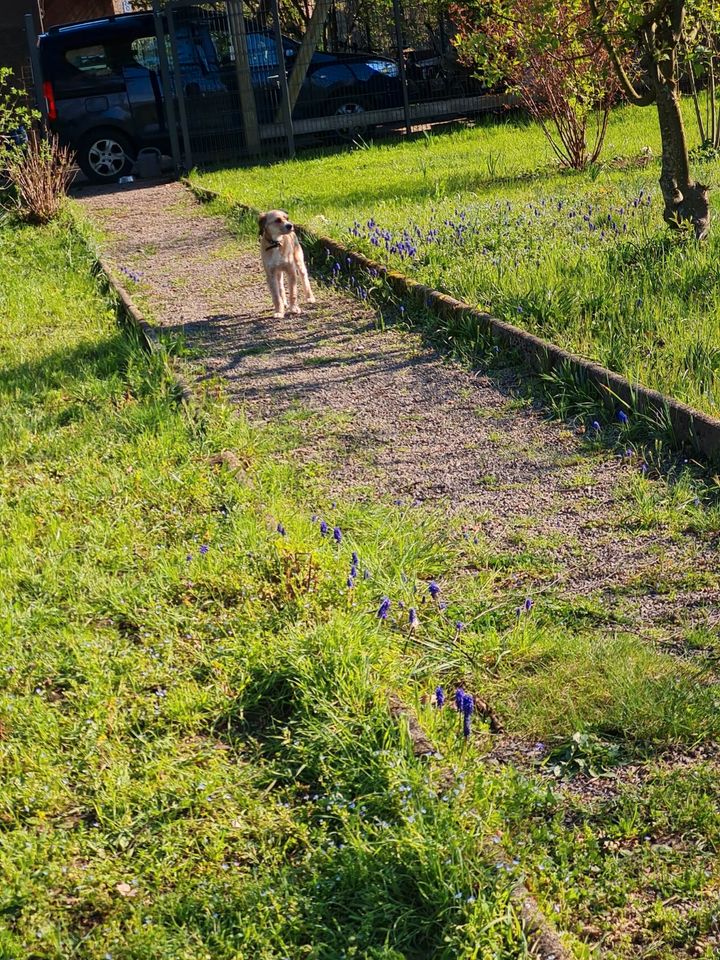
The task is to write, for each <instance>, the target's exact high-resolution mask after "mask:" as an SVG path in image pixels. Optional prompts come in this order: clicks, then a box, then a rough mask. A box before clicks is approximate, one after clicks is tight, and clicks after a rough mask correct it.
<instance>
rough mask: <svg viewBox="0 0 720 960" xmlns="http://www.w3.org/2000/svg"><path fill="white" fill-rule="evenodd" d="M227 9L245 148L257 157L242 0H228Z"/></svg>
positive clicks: (256, 131) (258, 143) (255, 121)
mask: <svg viewBox="0 0 720 960" xmlns="http://www.w3.org/2000/svg"><path fill="white" fill-rule="evenodd" d="M227 9H228V20H229V22H230V35H231V37H232V44H233V49H234V51H235V71H236V73H237V82H238V92H239V94H240V108H241V110H242V120H243V130H244V132H245V149H246V150H247V152H248V153H249V154H250V156H255V157H256V156H257V155H258V154H259V153H260V131H259V129H258V120H257V109H256V106H255V91H254V90H253V85H252V76H251V74H250V58H249V57H248V49H247V35H246V32H245V13H244V11H243V5H242V0H228V4H227Z"/></svg>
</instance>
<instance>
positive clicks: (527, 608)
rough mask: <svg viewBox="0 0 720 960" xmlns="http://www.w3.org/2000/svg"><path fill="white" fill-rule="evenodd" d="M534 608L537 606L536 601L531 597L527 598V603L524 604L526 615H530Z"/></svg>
mask: <svg viewBox="0 0 720 960" xmlns="http://www.w3.org/2000/svg"><path fill="white" fill-rule="evenodd" d="M534 606H535V601H534V600H532V598H531V597H526V598H525V603H524V604H523V607H524V609H525V613H530V611H531V610H532V608H533V607H534Z"/></svg>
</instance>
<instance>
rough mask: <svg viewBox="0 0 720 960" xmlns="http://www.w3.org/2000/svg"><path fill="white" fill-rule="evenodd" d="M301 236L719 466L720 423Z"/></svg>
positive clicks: (328, 243)
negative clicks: (562, 373)
mask: <svg viewBox="0 0 720 960" xmlns="http://www.w3.org/2000/svg"><path fill="white" fill-rule="evenodd" d="M183 183H184V184H185V185H186V186H187V187H188V188H189V189H190V190H191V191H192V192H193V193H194V194H195V196H196V197H197V198H198V199H199V200H204V201H208V202H209V201H211V200H220V201H223V202H225V203H229V204H230V205H231V206H234V207H238V208H239V209H241V210H245V211H246V212H247V213H250V214H253V215H255V216H257V215H258V214H259V211H258V210H256V209H255V208H254V207H251V206H249V205H248V204H245V203H241V202H239V201H236V200H231V199H230V198H228V197H224V196H222V194H219V193H216V192H215V191H213V190H208V189H207V188H206V187H199V186H197V185H196V184H193V183H191V182H190V181H189V180H187V179H184V180H183ZM299 230H300V232H301V233H302V234H303V235H304V236H305V237H307V239H308V241H309V242H311V243H313V244H317V245H320V246H323V247H325V248H326V249H327V250H328V251H329V252H330V253H332V254H333V255H334V256H336V257H338V258H343V259H345V260H346V261H347V259H348V258H349V259H350V262H351V263H353V264H354V265H356V266H358V267H360V268H361V269H363V270H367V271H371V270H372V271H375V272H376V273H377V275H378V276H382V277H383V278H384V279H385V280H386V281H387V283H388V284H389V285H390V287H391V288H392V289H393V290H394V291H395V293H397V294H398V295H399V296H402V297H406V298H409V299H412V300H414V301H415V302H416V303H419V304H421V305H423V306H425V307H426V308H429V309H431V310H433V312H435V313H436V314H437V315H439V316H453V315H455V316H471V317H472V318H473V319H474V320H475V321H476V322H477V324H478V327H479V328H480V329H481V330H482V331H483V333H485V334H486V335H487V336H489V337H491V338H492V339H493V340H494V341H495V342H496V343H498V344H501V345H502V346H504V347H506V348H512V349H516V350H518V351H519V352H520V353H521V354H522V356H523V359H524V361H525V363H526V364H527V366H528V367H529V368H530V369H531V370H532V371H533V372H536V373H549V372H550V371H552V370H555V369H560V368H565V369H569V370H571V371H573V373H575V374H576V375H578V376H579V377H580V378H581V379H582V380H583V381H584V382H586V383H587V384H588V385H589V386H591V387H593V388H595V389H596V391H597V393H598V395H599V396H600V397H601V398H604V400H605V402H608V401H609V400H611V399H612V398H614V400H615V401H616V403H615V405H616V406H620V407H623V408H626V409H628V410H634V411H636V412H638V413H640V414H643V415H644V416H646V417H647V418H648V419H652V420H658V421H660V422H663V423H667V424H669V425H670V427H671V429H672V433H673V437H674V439H675V442H676V444H677V446H687V447H690V448H691V449H693V450H694V451H697V452H698V453H700V454H702V455H703V456H704V457H705V458H706V459H707V460H709V461H718V460H720V419H717V418H715V417H711V416H708V415H707V414H705V413H702V412H701V411H699V410H695V409H694V408H693V407H690V406H688V405H687V404H685V403H682V402H681V401H679V400H675V399H673V398H672V397H667V396H665V395H664V394H662V393H659V392H658V391H657V390H651V389H650V388H649V387H644V386H642V385H641V384H639V383H637V384H633V383H631V382H630V381H629V380H628V379H627V378H626V377H623V376H621V375H620V374H618V373H614V372H613V371H612V370H608V369H607V368H606V367H603V366H601V365H600V364H599V363H593V362H592V361H591V360H586V359H584V358H583V357H579V356H577V354H574V353H570V352H569V351H567V350H563V349H562V348H561V347H558V346H556V345H555V344H553V343H550V342H549V341H548V340H543V339H542V338H540V337H536V336H535V335H534V334H532V333H528V332H527V331H526V330H522V329H520V328H519V327H516V326H513V324H511V323H506V322H505V321H504V320H498V319H497V317H493V316H492V315H491V314H489V313H485V312H484V311H482V310H478V309H477V308H476V307H473V306H471V305H470V304H469V303H464V302H463V301H462V300H457V299H455V297H451V296H449V295H448V294H446V293H441V292H440V291H439V290H433V288H432V287H428V286H426V285H425V284H423V283H419V282H418V281H417V280H412V279H411V278H410V277H406V276H405V275H404V274H402V273H400V272H399V271H397V270H391V269H389V268H388V267H386V266H384V265H383V264H381V263H376V262H375V261H374V260H370V259H369V258H368V257H366V256H364V255H363V254H362V253H355V252H354V251H352V250H350V249H348V248H347V247H346V246H344V245H343V244H342V243H339V242H338V241H337V240H333V239H332V238H331V237H325V236H323V235H322V234H317V233H315V232H314V231H312V230H308V229H307V228H305V227H302V226H300V227H299Z"/></svg>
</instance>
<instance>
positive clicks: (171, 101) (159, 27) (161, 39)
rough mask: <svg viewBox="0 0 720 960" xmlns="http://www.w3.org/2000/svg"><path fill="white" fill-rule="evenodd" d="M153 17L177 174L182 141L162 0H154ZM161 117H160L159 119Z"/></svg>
mask: <svg viewBox="0 0 720 960" xmlns="http://www.w3.org/2000/svg"><path fill="white" fill-rule="evenodd" d="M153 19H154V21H155V38H156V39H157V48H158V60H159V61H160V79H161V80H162V88H163V98H162V100H163V109H164V111H165V123H166V124H167V128H168V136H169V137H170V152H171V153H172V158H173V163H174V164H175V173H176V174H177V173H178V171H179V170H180V168H181V167H182V156H181V155H180V141H179V140H178V131H177V121H176V119H175V91H174V89H173V83H172V80H171V78H170V65H169V63H168V55H167V49H166V47H165V28H164V27H163V22H162V13H161V12H160V0H153ZM159 119H160V118H159V117H158V120H159Z"/></svg>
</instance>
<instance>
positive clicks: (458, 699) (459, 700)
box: [455, 687, 465, 711]
mask: <svg viewBox="0 0 720 960" xmlns="http://www.w3.org/2000/svg"><path fill="white" fill-rule="evenodd" d="M464 699H465V691H464V690H463V688H462V687H458V688H457V690H456V691H455V706H456V708H457V709H458V710H460V711H462V708H463V700H464Z"/></svg>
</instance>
